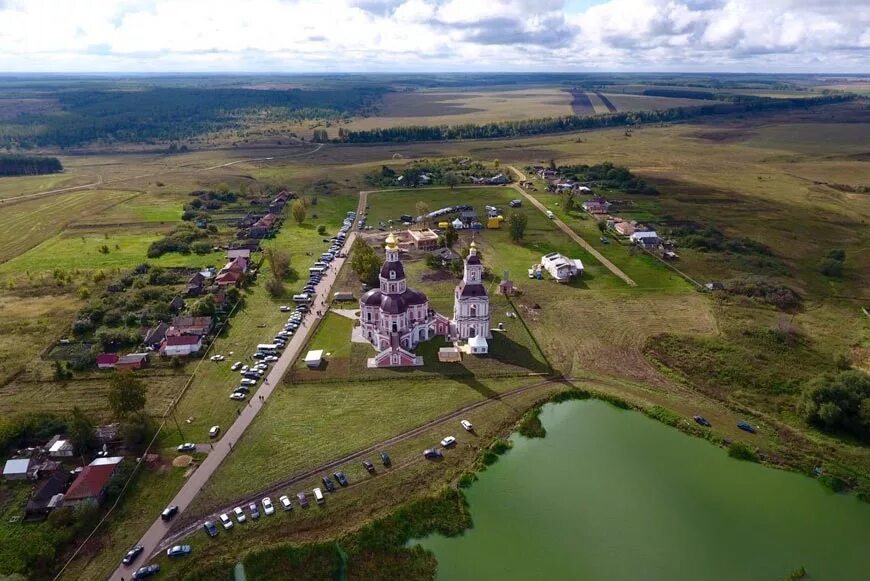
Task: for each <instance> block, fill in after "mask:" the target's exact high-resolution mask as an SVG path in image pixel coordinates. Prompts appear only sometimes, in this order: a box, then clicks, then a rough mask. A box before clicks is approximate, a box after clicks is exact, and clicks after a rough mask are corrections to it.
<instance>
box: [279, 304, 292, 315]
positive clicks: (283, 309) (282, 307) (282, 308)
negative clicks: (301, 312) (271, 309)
mask: <svg viewBox="0 0 870 581" xmlns="http://www.w3.org/2000/svg"><path fill="white" fill-rule="evenodd" d="M278 308H279V309H280V310H281V312H282V313H286V312H287V311H289V310H290V307H289V306H287V305H281V306H280V307H278Z"/></svg>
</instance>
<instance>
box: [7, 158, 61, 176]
mask: <svg viewBox="0 0 870 581" xmlns="http://www.w3.org/2000/svg"><path fill="white" fill-rule="evenodd" d="M62 171H63V164H61V163H60V160H59V159H57V158H56V157H39V156H29V155H0V176H36V175H42V174H47V173H58V172H62Z"/></svg>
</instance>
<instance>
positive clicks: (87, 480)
mask: <svg viewBox="0 0 870 581" xmlns="http://www.w3.org/2000/svg"><path fill="white" fill-rule="evenodd" d="M123 460H124V458H123V457H121V456H115V457H113V458H97V459H96V460H94V461H93V462H91V463H90V464H89V465H87V466H85V467H84V469H83V470H82V471H81V472H80V473H79V475H78V476H77V477H76V479H75V480H74V481H73V483H72V484H71V485H70V487H69V490H67V491H66V494H65V495H64V497H63V504H64V506H75V505H76V504H79V503H81V502H87V501H93V502H96V503H97V504H100V503H101V502H103V500H105V498H106V490H107V489H108V488H109V482H111V480H112V476H114V475H115V472H117V470H118V466H120V464H121V462H122V461H123Z"/></svg>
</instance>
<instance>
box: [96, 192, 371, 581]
mask: <svg viewBox="0 0 870 581" xmlns="http://www.w3.org/2000/svg"><path fill="white" fill-rule="evenodd" d="M364 200H365V197H363V196H361V197H360V209H361V208H363V207H365V204H364V203H363V202H364ZM357 213H359V212H357ZM355 238H356V232H353V231H351V233H350V235H349V236H348V237H347V240H345V244H344V247H343V250H344V251H345V252H347V251H348V250H349V249H350V248H351V246H352V245H353V241H354V239H355ZM345 260H346V258H336V259H335V260H334V261H333V262H332V264H331V265H330V269H329V271H328V273H327V274H326V276H325V277H323V280H322V281H321V282H320V284H319V285H317V292H316V295H315V298H314V301H313V302H312V303H311V307H312V314H310V315H309V316H308V317H306V319H305V323H304V324H303V326H301V327H300V328H299V330H298V331H297V332H296V333H295V334H294V335H293V338H292V339H291V340H290V342H289V343H288V344H287V347H286V348H285V349H284V352H283V353H282V354H281V358H280V359H279V360H278V361H276V362H275V365H274V366H273V367H272V369H271V370H269V374H268V375H267V376H266V378H265V380H264V381H263V383H262V384H260V388H259V389H257V391H256V392H254V393H252V394H250V397H249V398H248V405H246V406H245V407H243V408H241V413H240V414H239V416H238V417H237V418H236V420H235V421H234V422H233V425H231V426H230V427H229V429H227V430H226V431H225V432H224V435H223V437H222V438H221V439H220V441H217V442H215V443H214V450H211V451H210V452H209V454H208V456H207V457H206V458H205V460H203V462H202V464H200V466H199V467H198V468H197V469H196V470H195V471H194V472H193V474H191V475H190V477H189V478H188V479H187V481H186V482H185V483H184V485H183V486H182V487H181V490H179V491H178V493H177V494H176V495H175V498H173V499H172V500H171V501H170V502H169V504H175V505H178V508H179V514H180V513H183V512H184V510H185V509H186V508H187V507H188V506H189V505H190V503H191V502H192V501H193V499H194V497H196V495H197V494H198V493H199V491H200V490H201V489H202V487H203V486H205V484H206V482H208V480H209V479H210V478H211V476H212V475H213V474H214V472H215V471H216V470H217V469H218V466H220V465H221V462H223V461H224V459H225V458H226V457H227V456H228V455H229V453H230V451H231V450H232V447H233V444H234V443H236V442H238V441H239V439H240V438H241V437H242V434H243V433H244V432H245V430H246V429H247V428H248V426H249V425H250V424H251V422H252V421H254V418H255V417H257V414H258V413H259V412H260V410H261V409H262V408H263V406H264V405H265V404H266V401H267V400H268V399H269V396H270V395H272V392H273V391H274V389H275V387H276V386H278V385H279V384H280V382H281V378H283V377H284V374H285V373H286V371H287V369H289V368H290V366H291V365H292V364H293V362H294V361H295V360H296V359H297V357H298V356H299V353H300V352H301V351H302V348H303V347H304V346H305V344H306V343H307V342H308V336H309V335H310V334H311V331H312V329H314V327H315V326H316V325H315V321H316V320H317V319H318V318H319V317H318V315H317V314H316V313H317V310H318V309H320V310H321V312H322V313H323V314H326V309H325V308H324V307H323V306H322V305H323V304H324V303H328V302H329V294H330V292H331V290H332V285H333V283H334V282H335V279H336V277H337V276H338V272H339V271H340V270H341V266H342V265H343V264H344V261H345ZM261 397H262V398H263V399H262V401H261V400H260V398H261ZM176 518H178V517H176ZM169 529H170V523H167V522H164V521H163V520H161V519H160V516H159V515H158V516H157V519H156V520H155V521H154V523H153V524H152V525H151V527H150V528H149V529H148V531H147V532H146V533H145V535H144V536H143V537H142V538H141V539H140V540H139V543H138V544H140V545H142V546H143V547H144V548H145V550H144V551H143V554H144V555H146V556H147V555H152V554H153V553H154V552H155V551H156V549H157V547H158V545H159V544H160V541H162V540H163V537H165V536H166V535H167V533H168V532H169ZM121 557H123V555H120V554H119V555H118V562H119V563H120V560H121ZM145 563H146V560H145V559H144V558H142V557H140V558H139V559H137V560H136V562H135V563H134V564H133V565H131V566H130V567H124V566H122V565H119V566H118V568H117V569H116V570H115V572H114V573H112V575H111V577H109V578H110V579H112V580H113V581H120V580H121V579H122V578H125V579H126V578H129V577H130V574H131V573H132V572H133V571H135V570H136V569H137V568H138V567H141V566H142V565H143V564H145Z"/></svg>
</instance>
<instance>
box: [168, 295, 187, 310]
mask: <svg viewBox="0 0 870 581" xmlns="http://www.w3.org/2000/svg"><path fill="white" fill-rule="evenodd" d="M183 308H184V299H183V298H181V297H179V296H175V297H173V299H172V300H171V301H169V310H170V311H172V312H176V313H177V312H178V311H180V310H181V309H183Z"/></svg>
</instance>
